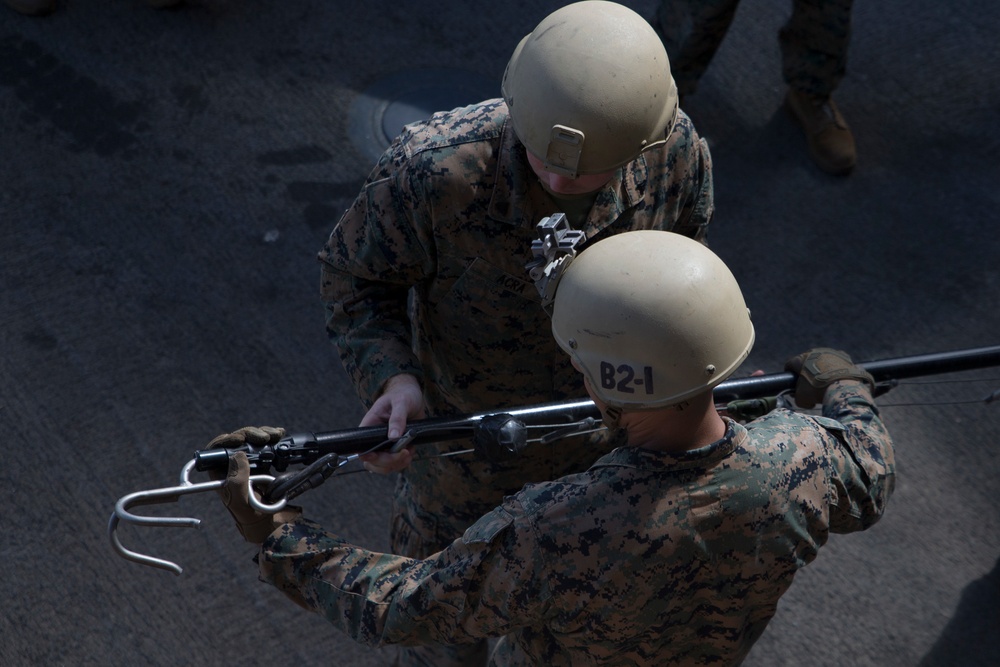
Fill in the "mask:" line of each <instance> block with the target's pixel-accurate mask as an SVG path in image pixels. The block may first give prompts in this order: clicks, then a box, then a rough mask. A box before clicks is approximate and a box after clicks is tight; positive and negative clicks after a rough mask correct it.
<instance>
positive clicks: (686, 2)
mask: <svg viewBox="0 0 1000 667" xmlns="http://www.w3.org/2000/svg"><path fill="white" fill-rule="evenodd" d="M738 5H739V0H663V1H662V2H661V3H660V7H659V9H658V10H657V12H656V20H655V21H654V22H653V27H654V28H656V31H657V32H658V33H659V34H660V38H661V39H662V40H663V46H664V47H666V49H667V57H668V58H670V71H671V73H672V74H673V75H674V81H675V82H676V83H677V92H678V93H679V94H680V95H689V94H691V93H693V92H694V91H695V89H696V88H697V87H698V80H699V79H700V78H701V76H702V74H704V73H705V70H706V69H708V65H709V63H710V62H712V57H713V56H714V55H715V52H716V51H717V50H718V48H719V45H720V44H722V40H723V38H724V37H725V36H726V32H727V31H728V30H729V25H730V24H731V23H732V22H733V16H734V15H735V14H736V7H737V6H738Z"/></svg>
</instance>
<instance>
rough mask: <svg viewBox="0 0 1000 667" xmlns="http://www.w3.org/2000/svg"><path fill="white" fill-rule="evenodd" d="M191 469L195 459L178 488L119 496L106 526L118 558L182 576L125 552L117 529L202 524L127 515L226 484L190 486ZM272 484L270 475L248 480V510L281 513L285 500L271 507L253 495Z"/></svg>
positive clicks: (170, 565)
mask: <svg viewBox="0 0 1000 667" xmlns="http://www.w3.org/2000/svg"><path fill="white" fill-rule="evenodd" d="M194 466H195V459H191V460H190V461H188V463H187V464H186V465H185V466H184V468H183V469H182V470H181V479H180V484H178V485H177V486H167V487H163V488H161V489H149V490H147V491H136V492H135V493H130V494H128V495H126V496H122V497H121V498H120V499H119V500H118V502H117V503H115V511H114V513H113V514H112V515H111V519H110V521H109V522H108V537H109V538H110V539H111V546H112V548H113V549H114V550H115V551H116V552H117V553H118V555H119V556H121V557H122V558H124V559H126V560H130V561H133V562H135V563H139V564H141V565H148V566H150V567H155V568H159V569H161V570H169V571H170V572H173V573H174V574H181V572H183V571H184V569H183V568H182V567H181V566H180V565H178V564H177V563H174V562H173V561H169V560H163V559H162V558H155V557H153V556H148V555H146V554H141V553H138V552H135V551H131V550H129V549H126V548H125V547H124V546H123V545H122V543H121V540H119V539H118V525H119V523H120V522H121V521H127V522H128V523H134V524H136V525H139V526H162V527H182V528H197V527H198V526H199V525H200V524H201V519H195V518H193V517H169V516H168V517H159V516H143V515H140V514H134V513H132V512H131V511H130V510H131V508H132V507H135V506H137V505H159V504H163V503H173V502H177V501H178V499H180V497H181V496H186V495H189V494H192V493H203V492H205V491H216V490H218V489H221V488H222V486H223V485H224V484H225V483H226V482H225V480H222V479H220V480H213V481H210V482H198V483H193V482H191V480H190V474H191V471H192V470H193V469H194ZM273 481H274V477H272V476H271V475H253V476H251V477H250V480H249V482H248V486H249V488H248V491H249V494H248V497H249V500H250V506H251V507H253V508H254V509H255V510H257V511H258V512H263V513H265V514H274V513H275V512H279V511H281V510H282V509H284V507H285V505H286V504H287V499H285V498H282V499H281V500H279V501H278V502H276V503H274V504H273V505H268V504H265V503H262V502H261V501H260V500H258V499H257V494H256V493H254V490H253V485H254V484H255V483H262V482H266V483H270V482H273Z"/></svg>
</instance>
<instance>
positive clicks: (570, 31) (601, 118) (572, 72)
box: [320, 2, 714, 665]
mask: <svg viewBox="0 0 1000 667" xmlns="http://www.w3.org/2000/svg"><path fill="white" fill-rule="evenodd" d="M502 91H503V97H504V99H495V100H489V101H485V102H482V103H480V104H476V105H473V106H470V107H466V108H462V109H457V110H453V111H451V112H448V113H440V114H435V115H434V116H433V117H432V118H431V119H430V120H428V121H426V122H422V123H416V124H413V125H410V126H408V127H407V128H406V129H405V130H404V131H403V133H402V134H401V136H400V137H399V138H397V139H396V140H395V141H394V142H393V143H392V145H391V147H390V148H389V149H388V150H387V151H386V152H385V154H384V155H383V156H382V158H381V159H380V161H379V163H378V164H377V165H376V167H375V169H374V171H373V172H372V173H371V175H370V176H369V178H368V180H367V182H366V184H365V185H364V188H363V190H362V192H361V193H360V195H359V196H358V198H357V200H356V201H355V202H354V204H353V205H352V207H351V208H350V209H349V210H348V211H347V212H346V213H345V215H344V216H343V218H342V219H341V220H340V222H339V224H338V225H337V226H336V228H335V229H334V230H333V232H332V234H331V236H330V238H329V240H328V242H327V244H326V245H325V247H324V249H323V250H322V252H321V253H320V260H321V267H322V285H321V290H322V297H323V299H324V301H325V302H326V304H327V309H328V314H329V318H328V332H329V335H330V338H331V339H332V340H333V341H334V342H335V343H336V345H337V348H338V350H339V353H340V356H341V360H342V362H343V364H344V367H345V369H346V370H347V372H348V373H349V375H350V377H351V379H352V381H353V382H354V384H355V386H356V388H357V391H358V393H359V395H360V397H361V399H362V401H363V402H364V403H365V405H366V406H368V407H369V408H370V407H371V406H372V404H373V402H374V401H375V400H376V399H377V398H378V397H379V396H380V395H381V392H382V391H383V388H384V386H385V383H386V382H387V381H388V380H389V379H390V378H393V377H394V376H400V375H401V374H409V375H411V376H412V377H415V378H417V379H419V382H420V386H421V389H422V395H423V401H424V402H425V405H426V411H427V415H428V416H443V415H449V414H463V413H470V412H477V411H482V410H493V409H498V408H504V407H508V406H524V405H531V404H537V403H545V402H549V401H556V400H564V399H569V398H584V397H585V396H586V394H585V392H584V389H583V384H582V382H581V380H580V377H579V375H578V374H577V373H576V372H575V371H573V369H572V368H571V366H570V364H569V363H568V360H567V359H566V357H565V355H563V354H562V353H561V352H560V350H559V348H558V347H557V346H556V345H555V344H554V343H553V341H552V339H551V336H550V335H549V323H548V319H547V317H546V315H545V313H544V312H543V311H542V309H541V308H540V306H539V297H538V294H537V292H536V290H535V288H534V286H533V285H532V284H531V283H530V282H529V281H528V279H527V275H526V273H525V270H524V267H525V264H526V263H527V262H528V261H529V260H530V259H531V252H530V247H531V241H532V240H533V239H534V238H535V235H536V231H535V226H536V224H537V223H538V222H539V221H540V220H541V219H542V218H544V217H546V216H549V215H551V214H553V213H555V212H564V213H566V214H567V215H568V217H569V219H570V221H571V222H572V224H573V226H574V227H575V228H576V229H578V230H582V231H583V232H585V233H586V236H587V237H588V239H590V241H591V242H592V241H595V240H598V239H601V238H605V237H607V236H609V235H612V234H617V233H620V232H624V231H628V230H633V229H661V230H674V231H676V232H678V233H681V234H684V235H686V236H689V237H691V238H694V239H699V240H702V241H703V240H704V239H705V237H706V232H707V227H708V225H709V222H710V220H711V218H712V214H713V210H714V208H713V189H712V163H711V158H710V154H709V150H708V147H707V145H706V144H705V142H704V141H703V140H702V139H701V138H700V137H699V136H698V134H697V132H696V131H695V128H694V127H693V126H692V124H691V121H690V120H689V119H688V117H687V116H686V115H685V114H684V113H683V112H681V111H680V110H679V109H678V107H677V96H676V91H675V87H674V83H673V80H672V78H671V77H670V72H669V64H668V62H667V58H666V54H665V51H664V49H663V46H662V42H661V41H660V40H659V38H658V37H657V36H656V34H655V32H654V31H653V30H652V28H651V26H650V25H649V24H648V23H647V22H646V21H645V20H644V19H643V18H642V17H640V16H639V15H637V14H636V13H635V12H632V11H631V10H629V9H627V8H625V7H623V6H621V5H617V4H615V3H610V2H583V3H577V4H573V5H569V6H567V7H564V8H562V9H560V10H558V11H556V12H555V13H553V14H552V15H550V16H549V17H547V18H546V19H545V20H543V21H542V22H541V24H540V25H539V26H538V27H537V28H536V29H535V30H534V31H533V32H532V33H531V34H529V35H528V36H527V37H525V38H524V40H522V42H521V43H520V44H519V45H518V47H517V49H516V51H515V52H514V54H513V56H512V58H511V60H510V63H509V65H508V68H507V71H506V73H505V76H504V81H503V87H502ZM609 118H611V119H615V120H614V122H615V123H618V125H617V126H614V127H610V128H609V127H608V125H609V122H610V121H609V120H608V119H609ZM526 149H527V150H526ZM528 152H530V153H532V154H533V155H534V156H535V157H536V158H537V159H538V160H539V161H540V162H543V163H544V172H545V173H544V174H543V175H549V174H558V175H560V176H562V177H564V178H566V179H570V181H571V183H570V185H572V183H573V182H576V181H586V179H588V178H593V177H594V176H595V175H599V174H601V173H605V174H607V178H608V179H609V180H608V181H607V183H606V184H604V185H603V186H602V187H600V188H599V189H597V190H596V191H594V192H592V193H582V194H572V195H568V196H564V195H563V194H562V193H560V192H550V191H547V190H546V189H545V187H543V185H542V183H541V182H540V178H539V176H538V175H536V173H535V171H534V170H533V168H532V166H531V165H530V164H529V162H528ZM574 177H576V178H575V179H574ZM411 295H412V310H410V309H408V306H407V299H408V298H409V297H410V296H411ZM465 446H466V445H465V444H464V443H457V444H455V445H454V446H453V447H451V449H458V448H464V447H465ZM442 449H445V448H444V447H442ZM608 449H610V447H609V446H608V444H607V443H606V441H605V440H604V439H602V438H579V437H578V438H575V439H568V440H565V441H559V442H557V443H554V444H553V445H550V446H547V447H538V448H537V449H535V450H534V451H532V452H531V453H530V454H527V455H525V456H524V457H523V458H522V459H520V460H518V461H514V462H511V463H506V464H488V463H485V462H482V461H477V460H470V459H468V458H467V457H461V458H458V457H456V458H447V459H442V458H423V460H419V461H416V462H414V463H413V465H411V466H410V467H409V468H408V469H407V470H405V471H404V472H403V473H402V474H401V476H400V478H399V480H398V483H397V487H396V491H395V494H394V495H395V502H394V518H393V525H392V541H391V544H392V548H393V550H394V551H395V552H396V553H401V554H405V555H409V556H413V557H418V558H422V557H426V556H429V555H431V554H433V553H435V552H437V551H439V550H440V549H442V548H444V547H445V546H447V545H448V544H450V543H451V541H452V540H453V539H454V538H455V537H457V536H459V535H461V534H462V532H463V531H464V530H465V529H466V528H467V527H468V526H469V525H471V524H472V523H473V522H474V521H476V520H477V519H478V518H479V517H480V516H482V515H483V514H484V513H486V512H488V511H490V510H491V509H493V508H494V507H495V506H496V505H497V504H499V502H500V501H501V499H502V498H503V497H504V496H505V495H508V494H510V493H514V492H516V491H517V490H519V489H520V488H521V486H522V485H523V484H524V483H526V482H529V481H541V480H547V479H554V478H555V477H559V476H561V475H564V474H567V473H570V472H579V471H583V470H586V469H587V467H588V466H589V465H590V464H591V463H593V461H594V460H596V458H597V457H598V456H600V455H601V454H603V453H605V452H606V451H608ZM420 456H421V457H425V456H426V454H425V453H424V450H423V449H422V450H421V452H420ZM479 651H480V653H481V655H485V653H484V651H485V647H480V649H479ZM473 660H474V659H473V658H470V657H461V658H455V664H462V665H469V664H475V662H473ZM435 664H445V663H444V659H443V658H442V659H437V661H436V662H435Z"/></svg>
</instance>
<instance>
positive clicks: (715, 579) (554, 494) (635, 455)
mask: <svg viewBox="0 0 1000 667" xmlns="http://www.w3.org/2000/svg"><path fill="white" fill-rule="evenodd" d="M894 481H895V463H894V454H893V446H892V442H891V440H890V437H889V434H888V433H887V431H886V429H885V427H884V425H883V423H882V421H881V420H880V418H879V416H878V410H877V408H876V407H875V405H874V402H873V400H872V398H871V394H870V392H869V390H868V387H867V385H864V384H862V383H859V382H856V381H842V382H840V383H837V384H835V385H833V387H832V388H831V389H830V390H829V391H828V392H827V397H826V402H825V404H824V407H823V416H821V417H820V416H809V415H805V414H801V413H798V412H792V411H789V410H785V409H779V410H775V411H773V412H771V413H770V414H768V415H766V416H764V417H762V418H760V419H758V420H755V421H753V422H750V423H749V424H747V425H746V426H743V425H740V424H738V423H736V422H732V421H729V422H728V428H727V432H726V435H725V437H724V438H723V439H722V440H719V441H717V442H715V443H713V444H712V445H709V446H707V447H703V448H700V449H695V450H691V451H687V452H684V453H681V454H666V453H659V452H654V451H651V450H646V449H640V448H635V447H628V446H625V447H620V448H617V449H615V450H614V451H612V452H611V453H609V454H607V455H606V456H604V457H602V458H601V459H600V460H599V461H597V463H596V464H595V465H593V466H592V467H591V468H590V469H589V470H588V471H586V472H584V473H581V474H576V475H571V476H568V477H565V478H562V479H559V480H555V481H552V482H545V483H541V484H532V485H528V486H526V487H525V488H524V489H523V490H522V491H521V492H519V493H517V494H516V495H514V496H511V497H509V498H506V499H505V500H504V501H503V504H502V505H501V506H499V507H497V508H496V509H495V510H493V511H492V512H490V513H489V514H487V515H486V516H484V517H482V518H481V519H480V520H479V521H478V522H476V523H475V524H473V525H472V526H471V527H470V528H469V529H468V530H467V531H466V532H465V534H464V535H463V536H462V537H460V538H459V539H457V540H455V541H454V543H453V544H452V545H451V546H449V547H448V548H446V549H445V550H443V551H442V552H440V553H438V554H435V555H433V556H432V557H431V558H428V559H425V560H414V559H410V558H403V557H400V556H393V555H388V554H381V553H373V552H370V551H366V550H364V549H362V548H359V547H355V546H352V545H350V544H348V543H347V542H345V541H344V540H342V539H341V538H339V537H337V536H335V535H333V534H331V533H328V532H326V531H324V530H323V529H322V528H321V527H320V526H318V525H316V524H314V523H311V522H309V521H300V522H297V523H292V524H285V525H284V526H282V527H281V528H279V529H278V530H277V531H275V532H274V533H272V535H271V536H270V537H269V538H268V540H267V541H266V542H265V543H264V545H263V547H262V550H261V553H260V555H259V566H260V575H261V579H262V580H263V581H266V582H270V583H272V584H274V585H275V586H277V587H278V588H279V589H280V590H282V591H284V592H285V593H286V594H287V595H288V596H289V597H290V598H292V599H293V600H295V601H296V602H298V603H299V604H300V605H302V606H303V607H305V608H307V609H311V610H314V611H317V612H319V613H321V614H323V615H324V616H325V617H326V618H327V619H328V620H329V621H330V622H331V623H333V624H334V625H335V626H336V627H338V628H340V629H341V630H343V631H345V632H346V633H347V634H348V635H350V636H351V637H352V638H354V639H356V640H357V641H360V642H363V643H365V644H369V645H372V646H379V645H382V644H392V643H401V644H415V643H422V642H443V643H447V642H453V643H464V642H470V641H475V640H476V639H477V638H483V637H501V639H500V641H499V643H498V644H497V646H496V649H495V651H494V653H493V656H492V664H495V665H573V666H574V667H575V666H578V665H646V664H649V665H690V664H712V665H735V664H738V663H739V662H741V661H742V660H743V658H744V657H745V656H746V654H747V653H748V652H749V650H750V648H751V646H752V645H753V643H754V642H755V641H756V640H757V639H758V638H759V637H760V635H761V633H762V632H763V631H764V628H765V626H766V625H767V623H768V621H769V620H770V618H771V617H772V616H773V614H774V613H775V610H776V607H777V604H778V599H779V598H780V597H781V595H782V594H783V593H784V592H785V590H786V589H787V588H788V586H789V585H790V584H791V582H792V578H793V576H794V575H795V573H796V571H797V570H798V569H800V568H802V567H804V566H805V565H806V564H808V563H810V562H811V561H812V560H813V559H814V558H815V557H816V554H817V551H818V550H819V548H820V547H821V546H822V545H823V544H824V543H825V542H826V540H827V538H828V536H829V534H830V533H831V532H834V533H848V532H852V531H858V530H865V529H867V528H868V527H870V526H871V525H872V524H874V523H875V522H876V521H877V520H878V519H879V518H880V517H881V516H882V513H883V512H884V510H885V507H886V503H887V502H888V500H889V497H890V495H891V494H892V491H893V487H894Z"/></svg>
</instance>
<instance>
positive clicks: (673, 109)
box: [501, 0, 677, 178]
mask: <svg viewBox="0 0 1000 667" xmlns="http://www.w3.org/2000/svg"><path fill="white" fill-rule="evenodd" d="M501 90H502V93H503V98H504V101H506V102H507V106H508V108H509V109H510V117H511V120H512V122H513V124H514V131H515V132H516V133H517V136H518V138H519V139H520V140H521V142H522V143H523V144H524V146H525V148H527V149H528V151H530V152H531V153H532V154H533V155H534V156H536V157H537V158H539V159H541V160H543V161H544V162H545V168H546V169H547V170H549V171H551V172H553V173H556V174H560V175H563V176H568V177H570V178H576V177H577V176H579V175H580V174H599V173H604V172H608V171H612V170H614V169H617V168H618V167H620V166H622V165H623V164H626V163H628V162H631V161H632V160H634V159H635V158H636V157H638V156H639V154H640V153H641V152H642V151H644V150H647V149H649V148H652V147H653V146H657V145H659V144H662V143H663V142H664V141H665V140H666V137H667V136H668V135H669V134H670V132H671V131H672V130H673V127H674V123H675V122H676V120H677V87H676V86H675V85H674V79H673V77H672V76H671V75H670V63H669V61H668V60H667V52H666V50H665V49H664V48H663V43H662V42H661V41H660V38H659V36H657V34H656V32H654V31H653V28H652V27H651V26H650V25H649V23H648V22H647V21H646V20H645V19H644V18H642V17H641V16H640V15H639V14H636V13H635V12H634V11H632V10H631V9H628V8H627V7H624V6H622V5H619V4H616V3H614V2H604V1H603V0H591V1H588V2H577V3H574V4H571V5H567V6H566V7H563V8H561V9H559V10H556V11H555V12H553V13H552V14H550V15H549V16H548V17H546V18H545V19H543V20H542V22H541V23H539V24H538V27H536V28H535V30H534V31H533V32H531V34H529V35H527V36H526V37H525V38H524V39H522V40H521V43H520V44H518V46H517V49H515V51H514V55H513V56H511V59H510V62H509V63H508V64H507V70H506V71H505V72H504V77H503V84H502V87H501Z"/></svg>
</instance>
